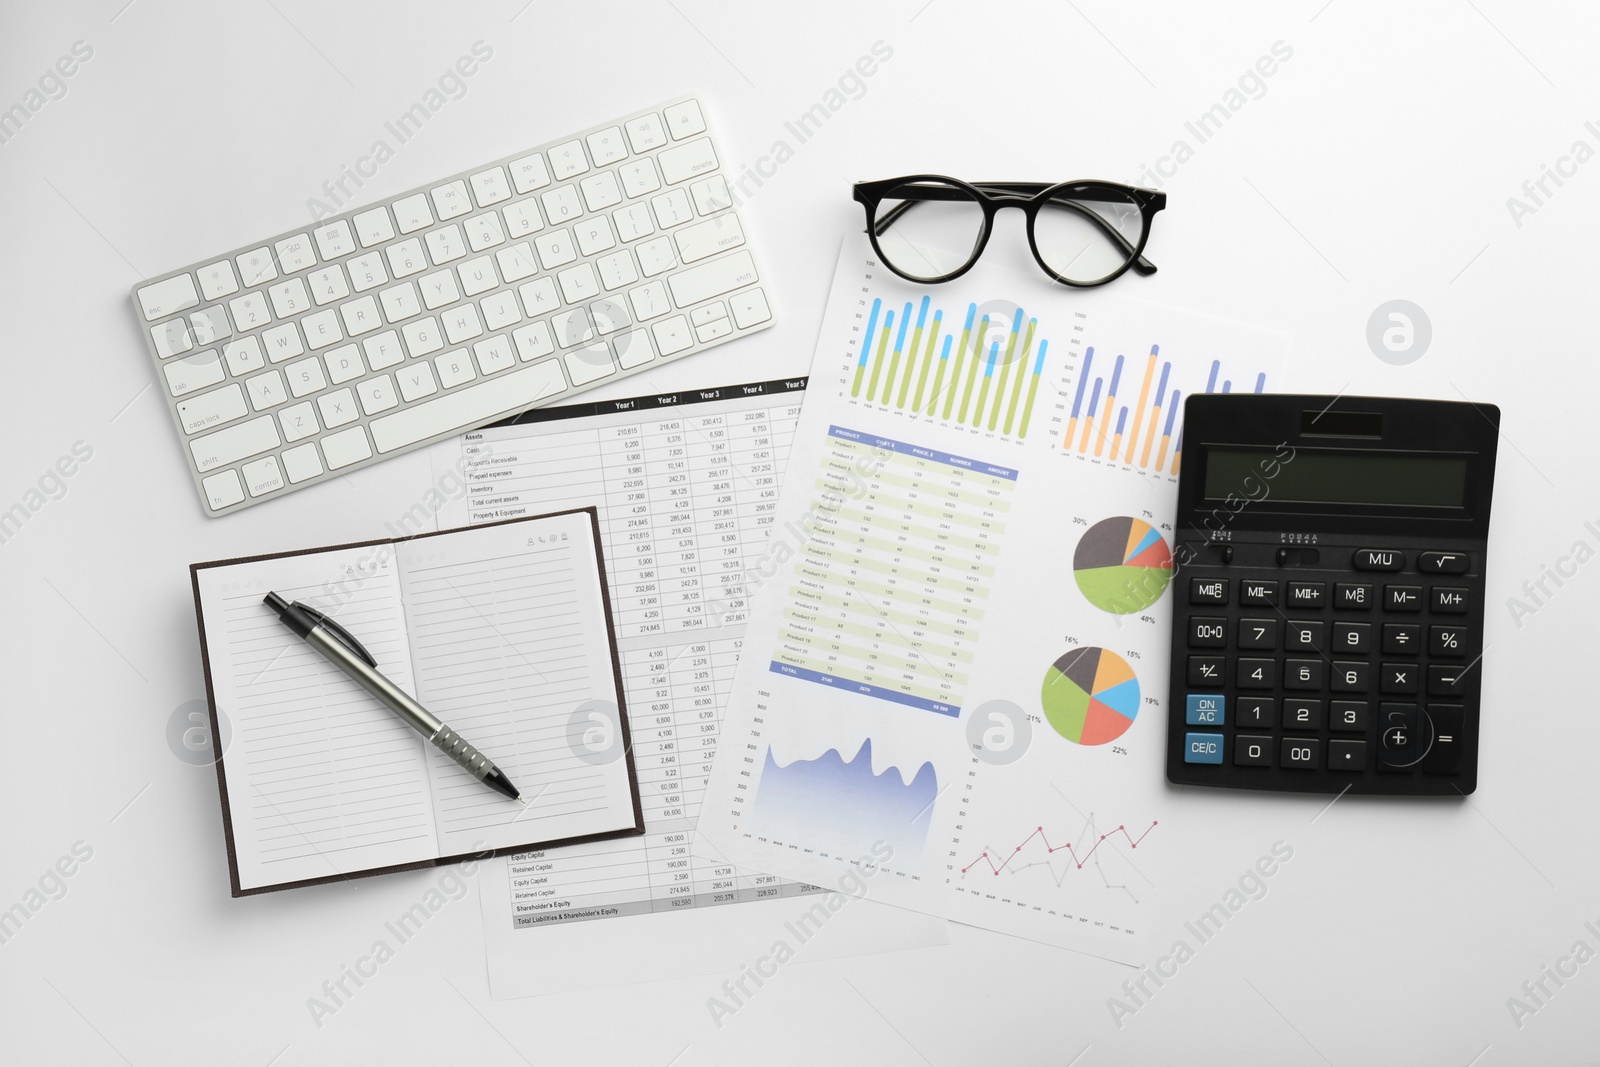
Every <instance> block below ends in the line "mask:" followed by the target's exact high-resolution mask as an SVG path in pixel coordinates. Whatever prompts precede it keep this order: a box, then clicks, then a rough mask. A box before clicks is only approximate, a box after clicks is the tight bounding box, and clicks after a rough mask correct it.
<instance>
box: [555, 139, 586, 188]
mask: <svg viewBox="0 0 1600 1067" xmlns="http://www.w3.org/2000/svg"><path fill="white" fill-rule="evenodd" d="M588 170H589V161H588V160H587V159H585V158H584V156H583V142H582V141H564V142H562V143H561V144H558V145H556V146H555V147H554V148H552V149H550V173H551V174H552V175H554V176H555V180H556V181H558V182H559V181H565V180H566V179H568V178H576V177H577V176H578V175H580V174H585V173H587V172H588Z"/></svg>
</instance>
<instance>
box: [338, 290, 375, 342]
mask: <svg viewBox="0 0 1600 1067" xmlns="http://www.w3.org/2000/svg"><path fill="white" fill-rule="evenodd" d="M339 317H340V318H342V319H344V332H345V333H346V334H347V335H348V336H350V337H360V336H361V335H362V334H364V333H371V332H372V331H373V330H376V329H377V328H378V327H380V326H382V325H383V316H382V315H381V314H379V312H378V302H377V301H376V300H374V299H372V297H370V296H364V297H362V298H361V299H360V300H352V301H351V302H350V303H348V304H340V305H339Z"/></svg>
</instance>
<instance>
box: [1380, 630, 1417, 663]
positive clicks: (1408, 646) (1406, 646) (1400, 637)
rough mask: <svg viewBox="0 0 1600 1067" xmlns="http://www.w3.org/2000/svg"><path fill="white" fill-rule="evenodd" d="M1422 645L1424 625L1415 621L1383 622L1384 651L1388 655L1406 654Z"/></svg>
mask: <svg viewBox="0 0 1600 1067" xmlns="http://www.w3.org/2000/svg"><path fill="white" fill-rule="evenodd" d="M1421 647H1422V627H1421V626H1418V625H1416V624H1415V623H1400V622H1386V623H1384V624H1383V652H1384V655H1386V656H1404V655H1409V654H1411V653H1414V652H1416V651H1417V650H1418V649H1420V648H1421Z"/></svg>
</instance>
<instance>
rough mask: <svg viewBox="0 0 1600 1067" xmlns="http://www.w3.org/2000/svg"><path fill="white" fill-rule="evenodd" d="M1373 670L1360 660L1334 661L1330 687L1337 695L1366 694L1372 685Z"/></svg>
mask: <svg viewBox="0 0 1600 1067" xmlns="http://www.w3.org/2000/svg"><path fill="white" fill-rule="evenodd" d="M1371 670H1372V668H1371V665H1370V664H1367V663H1363V662H1361V661H1360V660H1334V661H1333V677H1332V679H1331V680H1330V682H1329V686H1328V687H1329V688H1330V689H1332V690H1333V691H1334V692H1335V693H1365V692H1366V691H1367V689H1368V687H1370V686H1371V684H1372V675H1371Z"/></svg>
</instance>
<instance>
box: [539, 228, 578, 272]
mask: <svg viewBox="0 0 1600 1067" xmlns="http://www.w3.org/2000/svg"><path fill="white" fill-rule="evenodd" d="M533 247H534V248H536V249H538V251H539V263H540V264H541V265H542V266H543V267H544V269H545V270H555V269H556V268H557V267H564V266H566V265H567V264H568V263H571V262H572V261H573V260H575V259H577V258H578V250H577V248H576V247H575V246H574V245H573V243H572V231H571V230H555V231H553V232H551V233H546V234H541V235H540V236H538V237H535V238H534V239H533Z"/></svg>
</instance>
